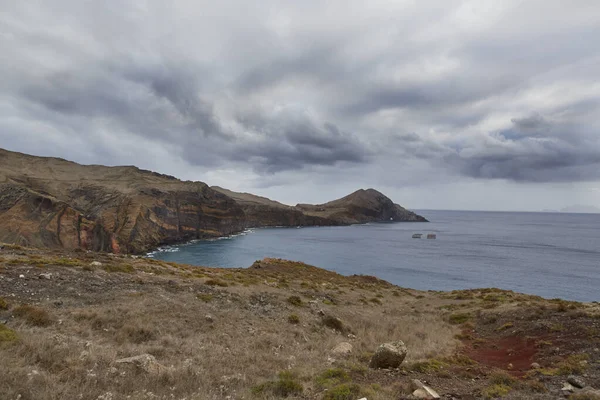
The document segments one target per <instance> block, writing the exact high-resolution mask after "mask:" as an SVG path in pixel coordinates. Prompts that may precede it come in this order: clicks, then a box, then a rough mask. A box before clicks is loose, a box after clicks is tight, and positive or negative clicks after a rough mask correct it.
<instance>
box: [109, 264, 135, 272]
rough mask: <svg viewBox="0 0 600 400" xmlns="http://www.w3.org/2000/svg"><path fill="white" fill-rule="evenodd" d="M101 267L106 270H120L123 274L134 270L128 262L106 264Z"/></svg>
mask: <svg viewBox="0 0 600 400" xmlns="http://www.w3.org/2000/svg"><path fill="white" fill-rule="evenodd" d="M103 268H104V270H105V271H106V272H122V273H124V274H131V273H133V271H134V268H133V266H132V265H130V264H107V265H105V266H104V267H103Z"/></svg>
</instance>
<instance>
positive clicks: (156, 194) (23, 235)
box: [0, 149, 425, 253]
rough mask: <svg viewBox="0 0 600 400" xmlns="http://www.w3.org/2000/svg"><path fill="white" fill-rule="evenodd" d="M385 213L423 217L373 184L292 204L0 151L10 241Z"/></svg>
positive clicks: (359, 218)
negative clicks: (314, 202)
mask: <svg viewBox="0 0 600 400" xmlns="http://www.w3.org/2000/svg"><path fill="white" fill-rule="evenodd" d="M390 218H391V219H393V220H394V221H424V220H425V219H424V218H422V217H420V216H417V215H416V214H414V213H411V212H409V211H407V210H405V209H403V208H402V207H400V206H398V205H396V204H393V203H392V201H391V200H390V199H388V198H387V197H385V196H384V195H382V194H381V193H379V192H377V191H374V190H372V189H369V190H366V191H364V190H360V191H358V192H355V193H353V194H351V195H349V196H346V197H344V198H342V199H339V200H336V201H333V202H330V203H326V204H324V205H318V206H308V205H298V206H296V207H292V206H286V205H284V204H281V203H278V202H275V201H272V200H269V199H266V198H264V197H259V196H255V195H251V194H246V193H235V192H231V191H229V190H226V189H222V188H218V187H215V188H211V187H209V186H208V185H206V184H205V183H202V182H189V181H187V182H183V181H180V180H178V179H176V178H174V177H172V176H168V175H162V174H158V173H154V172H151V171H145V170H141V169H139V168H136V167H133V166H123V167H106V166H101V165H80V164H76V163H73V162H70V161H66V160H63V159H59V158H47V157H35V156H30V155H26V154H21V153H15V152H10V151H6V150H2V149H0V241H4V242H9V243H17V244H22V245H28V246H36V247H57V248H66V249H77V248H81V249H86V250H94V251H109V252H114V253H122V252H126V253H140V252H144V251H147V250H150V249H152V248H155V247H156V246H159V245H161V244H167V243H177V242H182V241H186V240H190V239H201V238H210V237H217V236H223V235H228V234H231V233H235V232H240V231H242V230H244V229H246V228H249V227H260V226H298V225H302V226H313V225H342V224H349V223H357V222H369V221H387V220H390Z"/></svg>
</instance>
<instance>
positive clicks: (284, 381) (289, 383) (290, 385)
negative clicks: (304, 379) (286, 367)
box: [251, 371, 304, 397]
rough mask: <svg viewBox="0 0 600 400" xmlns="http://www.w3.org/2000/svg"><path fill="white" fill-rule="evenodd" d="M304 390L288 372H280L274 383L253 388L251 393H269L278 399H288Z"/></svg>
mask: <svg viewBox="0 0 600 400" xmlns="http://www.w3.org/2000/svg"><path fill="white" fill-rule="evenodd" d="M303 390H304V388H303V387H302V384H301V383H299V382H298V381H297V380H296V377H295V376H294V374H292V373H291V372H289V371H282V372H280V373H279V374H278V379H277V380H276V381H269V382H265V383H261V384H260V385H256V386H254V387H253V388H252V389H251V391H252V393H253V394H255V395H261V394H267V393H271V394H273V395H275V396H279V397H289V396H291V395H297V394H300V393H302V391H303Z"/></svg>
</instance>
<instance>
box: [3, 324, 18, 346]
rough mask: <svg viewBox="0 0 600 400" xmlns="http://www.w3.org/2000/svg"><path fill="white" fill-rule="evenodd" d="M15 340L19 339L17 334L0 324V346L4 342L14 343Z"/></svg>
mask: <svg viewBox="0 0 600 400" xmlns="http://www.w3.org/2000/svg"><path fill="white" fill-rule="evenodd" d="M17 339H19V337H18V336H17V333H16V332H15V331H13V330H12V329H10V328H9V327H7V326H5V325H4V324H0V344H2V343H6V342H14V341H16V340H17Z"/></svg>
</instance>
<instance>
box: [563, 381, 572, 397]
mask: <svg viewBox="0 0 600 400" xmlns="http://www.w3.org/2000/svg"><path fill="white" fill-rule="evenodd" d="M560 390H561V391H562V392H563V394H564V395H568V394H571V393H573V392H574V391H575V387H574V386H573V385H571V384H570V383H565V384H564V385H563V387H562V389H560Z"/></svg>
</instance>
